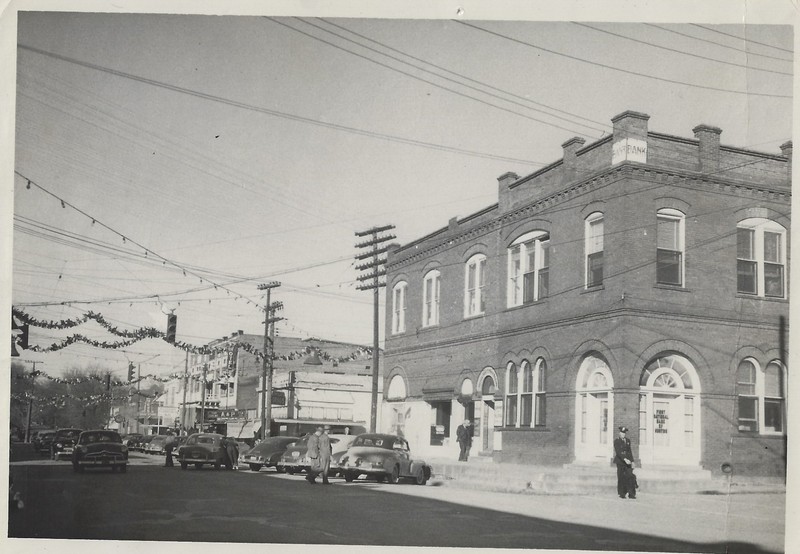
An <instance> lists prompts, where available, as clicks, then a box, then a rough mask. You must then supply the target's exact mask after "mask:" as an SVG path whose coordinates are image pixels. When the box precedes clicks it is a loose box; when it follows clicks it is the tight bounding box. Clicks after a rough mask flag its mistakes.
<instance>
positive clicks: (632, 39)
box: [572, 21, 792, 77]
mask: <svg viewBox="0 0 800 554" xmlns="http://www.w3.org/2000/svg"><path fill="white" fill-rule="evenodd" d="M572 23H573V24H574V25H578V26H579V27H585V28H587V29H592V30H593V31H597V32H598V33H605V34H607V35H611V36H614V37H618V38H621V39H625V40H630V41H632V42H637V43H639V44H646V45H647V46H652V47H653V48H660V49H662V50H667V51H668V52H675V53H677V54H681V55H683V56H691V57H693V58H699V59H701V60H708V61H712V62H716V63H721V64H725V65H732V66H734V67H743V68H745V69H750V70H752V71H764V72H766V73H776V74H778V75H788V76H790V77H791V76H792V73H791V72H786V71H775V70H772V69H762V68H760V67H752V66H749V65H746V64H741V63H736V62H728V61H725V60H718V59H716V58H709V57H707V56H701V55H700V54H692V53H691V52H684V51H683V50H678V49H677V48H669V47H668V46H661V45H659V44H653V43H652V42H648V41H646V40H639V39H636V38H633V37H629V36H625V35H621V34H619V33H613V32H611V31H607V30H605V29H599V28H597V27H595V26H593V25H587V24H586V23H578V22H577V21H573V22H572Z"/></svg>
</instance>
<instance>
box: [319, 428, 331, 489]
mask: <svg viewBox="0 0 800 554" xmlns="http://www.w3.org/2000/svg"><path fill="white" fill-rule="evenodd" d="M330 430H331V426H330V425H326V426H325V427H324V428H323V430H322V434H321V435H320V436H319V465H320V466H321V467H322V484H323V485H330V482H329V481H328V471H329V470H330V469H331V450H332V449H331V438H330V437H329V436H328V433H329V432H330Z"/></svg>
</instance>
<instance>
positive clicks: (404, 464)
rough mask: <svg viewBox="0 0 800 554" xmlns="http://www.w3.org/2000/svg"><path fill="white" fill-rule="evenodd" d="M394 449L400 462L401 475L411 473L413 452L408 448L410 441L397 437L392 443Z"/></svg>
mask: <svg viewBox="0 0 800 554" xmlns="http://www.w3.org/2000/svg"><path fill="white" fill-rule="evenodd" d="M392 450H393V451H394V453H395V456H396V457H397V461H398V463H399V464H400V475H402V476H407V475H410V474H411V471H410V465H411V453H410V452H409V450H408V443H407V442H406V441H405V440H403V439H401V438H397V439H395V441H394V444H393V445H392Z"/></svg>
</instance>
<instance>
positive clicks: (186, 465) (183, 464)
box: [181, 462, 189, 469]
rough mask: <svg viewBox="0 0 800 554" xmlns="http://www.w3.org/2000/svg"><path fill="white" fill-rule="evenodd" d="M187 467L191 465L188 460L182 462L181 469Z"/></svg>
mask: <svg viewBox="0 0 800 554" xmlns="http://www.w3.org/2000/svg"><path fill="white" fill-rule="evenodd" d="M187 467H189V464H187V463H186V462H181V469H186V468H187Z"/></svg>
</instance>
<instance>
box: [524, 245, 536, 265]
mask: <svg viewBox="0 0 800 554" xmlns="http://www.w3.org/2000/svg"><path fill="white" fill-rule="evenodd" d="M525 262H526V263H525V271H533V270H534V269H535V268H536V244H535V243H534V241H531V242H526V243H525Z"/></svg>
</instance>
